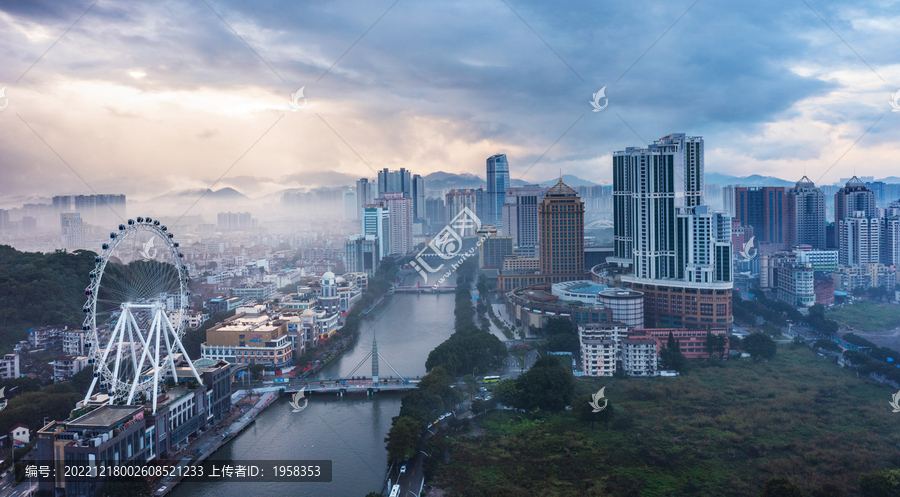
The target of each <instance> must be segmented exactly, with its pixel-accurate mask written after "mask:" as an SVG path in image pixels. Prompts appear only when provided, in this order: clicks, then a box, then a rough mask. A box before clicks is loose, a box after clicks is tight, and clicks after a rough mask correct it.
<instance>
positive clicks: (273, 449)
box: [170, 278, 454, 497]
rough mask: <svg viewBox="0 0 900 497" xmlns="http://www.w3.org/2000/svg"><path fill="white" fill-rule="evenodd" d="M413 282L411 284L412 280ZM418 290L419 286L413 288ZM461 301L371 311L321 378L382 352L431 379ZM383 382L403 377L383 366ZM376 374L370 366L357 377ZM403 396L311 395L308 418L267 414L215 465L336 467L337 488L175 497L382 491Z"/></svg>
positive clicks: (422, 298)
mask: <svg viewBox="0 0 900 497" xmlns="http://www.w3.org/2000/svg"><path fill="white" fill-rule="evenodd" d="M410 279H411V278H410ZM413 284H414V283H413ZM453 308H454V294H453V293H443V294H422V295H420V294H399V293H398V294H395V295H393V296H391V297H388V298H387V299H386V300H385V302H383V303H382V304H381V305H380V306H379V307H378V308H377V309H375V310H374V311H372V312H371V313H370V315H369V316H368V317H367V318H366V320H365V321H364V322H363V325H362V326H361V332H360V338H359V341H358V342H357V343H356V345H354V346H353V347H352V348H350V349H348V350H347V351H346V352H344V354H343V355H341V356H340V358H338V359H336V360H335V361H334V362H332V363H331V364H329V365H328V366H327V367H325V368H323V370H322V371H321V372H320V376H324V377H337V376H344V375H349V374H350V372H351V371H352V370H353V369H354V368H355V367H356V366H357V365H358V364H359V363H360V361H362V360H363V358H365V356H366V355H367V354H368V353H369V352H370V351H371V348H372V337H373V335H374V336H375V337H376V338H377V340H378V351H379V353H380V354H381V355H382V356H384V357H385V358H386V359H387V361H389V362H390V364H391V365H392V366H393V367H394V368H395V369H396V370H397V371H398V372H400V373H401V374H403V375H404V376H421V375H424V374H425V359H426V358H427V357H428V353H429V352H431V350H432V349H434V348H435V347H436V346H437V345H438V344H440V343H441V342H443V341H444V340H446V339H447V338H448V337H449V336H450V334H451V333H453ZM379 364H380V366H379V368H380V375H381V377H387V376H390V375H394V376H395V377H396V374H395V373H394V372H393V371H391V369H390V368H389V367H388V365H387V364H386V363H385V361H384V360H379ZM371 374H372V366H371V359H368V360H366V362H365V363H364V364H363V365H362V366H361V367H360V368H359V369H358V370H357V371H356V372H355V373H354V375H358V376H362V375H364V376H370V375H371ZM401 396H402V394H401V393H380V394H377V395H375V396H372V397H367V396H366V395H365V394H352V395H345V396H344V397H342V398H338V397H336V396H334V395H332V394H322V395H318V396H312V397H311V399H310V401H309V405H308V406H307V407H306V409H304V410H303V411H302V412H299V413H294V412H292V410H291V408H290V406H288V400H289V399H288V398H287V397H284V398H281V399H279V400H278V401H277V402H276V403H275V404H274V405H272V406H270V407H269V408H267V409H266V410H265V411H263V412H262V413H261V414H260V415H259V417H258V418H257V419H256V422H255V423H254V424H253V425H251V426H250V427H249V428H247V429H246V430H245V431H244V432H243V433H241V434H240V435H239V436H237V437H236V438H235V439H234V440H232V441H231V442H229V443H228V444H226V445H225V446H223V447H222V448H221V449H219V450H218V451H217V452H216V453H215V454H214V455H213V459H230V460H233V461H238V460H254V459H256V460H302V459H306V460H311V459H330V460H331V461H333V465H332V468H333V476H332V481H331V483H234V482H227V481H223V482H204V483H182V484H179V485H178V486H177V487H176V488H175V490H174V491H173V492H172V493H171V494H170V495H172V496H173V497H189V496H190V497H194V496H203V497H256V496H267V497H268V496H292V497H293V496H310V497H318V496H322V497H331V496H348V497H363V496H365V495H366V494H367V493H368V492H371V491H378V490H380V489H381V484H382V479H383V478H384V475H385V470H386V465H387V462H386V461H387V452H386V451H385V448H384V438H385V436H387V432H388V430H389V429H390V426H391V418H392V417H394V416H396V415H398V414H399V413H400V399H401Z"/></svg>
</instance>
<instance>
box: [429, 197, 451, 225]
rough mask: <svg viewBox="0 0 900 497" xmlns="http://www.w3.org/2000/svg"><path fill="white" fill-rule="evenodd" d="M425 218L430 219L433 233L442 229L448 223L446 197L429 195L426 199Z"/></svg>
mask: <svg viewBox="0 0 900 497" xmlns="http://www.w3.org/2000/svg"><path fill="white" fill-rule="evenodd" d="M425 220H426V221H428V224H429V227H430V231H431V232H432V233H434V232H436V231H440V230H441V228H443V227H444V225H446V224H447V209H446V207H445V206H444V199H442V198H440V197H428V198H426V199H425Z"/></svg>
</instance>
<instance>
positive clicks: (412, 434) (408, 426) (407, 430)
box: [384, 416, 421, 461]
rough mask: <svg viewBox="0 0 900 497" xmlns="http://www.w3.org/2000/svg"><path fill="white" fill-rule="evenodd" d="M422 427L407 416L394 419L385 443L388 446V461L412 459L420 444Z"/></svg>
mask: <svg viewBox="0 0 900 497" xmlns="http://www.w3.org/2000/svg"><path fill="white" fill-rule="evenodd" d="M420 431H421V427H420V425H419V422H418V421H416V420H415V419H412V418H408V417H406V416H399V417H397V418H394V423H393V426H391V430H390V431H389V432H388V436H387V438H385V439H384V442H385V444H386V446H387V451H388V460H391V461H393V460H397V459H404V458H407V457H412V456H413V455H414V454H415V453H416V446H417V445H418V443H419V432H420Z"/></svg>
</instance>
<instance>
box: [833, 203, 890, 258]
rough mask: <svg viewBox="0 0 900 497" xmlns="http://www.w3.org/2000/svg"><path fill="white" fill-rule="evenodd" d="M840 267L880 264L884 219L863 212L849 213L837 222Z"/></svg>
mask: <svg viewBox="0 0 900 497" xmlns="http://www.w3.org/2000/svg"><path fill="white" fill-rule="evenodd" d="M838 226H839V229H838V235H839V236H840V263H841V266H856V265H862V264H878V263H880V262H881V246H882V233H883V231H884V219H882V218H878V217H870V216H867V215H866V213H865V212H864V211H856V212H853V213H851V216H850V217H847V218H846V219H842V220H840V221H839V224H838Z"/></svg>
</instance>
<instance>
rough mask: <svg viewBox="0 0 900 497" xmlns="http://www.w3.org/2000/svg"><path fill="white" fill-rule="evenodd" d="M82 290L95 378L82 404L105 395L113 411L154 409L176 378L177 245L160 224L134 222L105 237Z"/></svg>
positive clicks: (180, 312)
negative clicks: (165, 384) (118, 407)
mask: <svg viewBox="0 0 900 497" xmlns="http://www.w3.org/2000/svg"><path fill="white" fill-rule="evenodd" d="M109 238H110V239H109V242H108V243H104V244H103V246H102V251H101V254H100V255H98V256H97V257H96V258H95V259H94V263H95V264H94V269H93V270H92V271H91V272H90V274H89V275H88V276H89V278H90V284H89V285H88V287H87V288H86V289H85V295H87V302H85V304H84V308H83V309H82V311H83V312H84V314H85V318H84V326H83V329H84V331H85V332H87V340H86V341H85V347H86V348H88V363H89V364H92V365H93V368H94V378H93V380H92V381H91V387H90V388H89V389H88V392H87V395H86V396H85V403H87V401H88V400H89V399H90V397H91V394H92V393H94V392H95V390H96V391H97V392H102V391H106V393H107V394H108V395H109V402H110V404H113V403H119V404H121V403H124V404H127V405H130V404H133V403H147V402H152V403H153V413H154V414H155V413H156V402H157V397H158V396H159V391H160V389H159V384H160V382H161V381H165V379H166V375H168V374H170V373H171V374H172V376H173V377H174V378H175V381H178V377H177V374H176V372H175V360H174V356H175V354H177V353H179V352H180V353H182V354H183V355H184V358H185V359H186V360H187V363H188V365H189V366H190V368H191V372H192V373H193V374H194V377H195V378H196V379H197V381H198V382H201V380H200V376H199V375H198V374H197V371H196V370H195V369H194V366H193V364H192V363H191V361H190V359H189V358H188V357H187V353H186V352H185V350H184V346H183V345H182V344H181V339H182V337H184V321H185V314H186V312H187V309H188V308H189V305H188V296H189V295H190V292H189V291H188V274H187V266H185V265H184V263H183V258H184V254H182V253H181V252H179V250H178V243H177V242H175V241H174V240H173V236H172V234H171V233H169V232H168V229H167V228H166V227H165V226H162V225H160V223H159V221H158V220H153V219H151V218H149V217H148V218H141V217H138V218H137V220H134V219H129V220H128V222H127V224H120V225H119V230H118V232H113V233H110V234H109Z"/></svg>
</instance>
